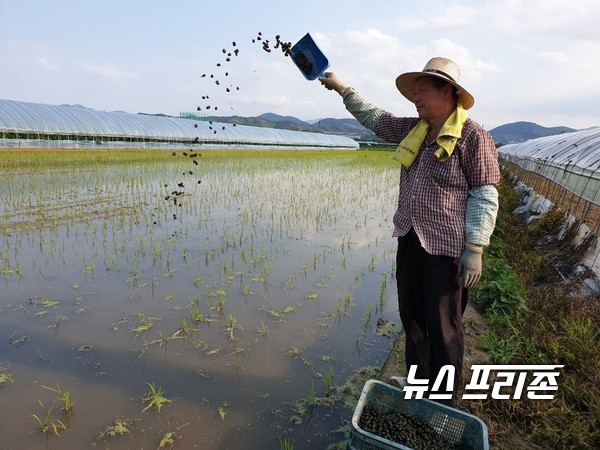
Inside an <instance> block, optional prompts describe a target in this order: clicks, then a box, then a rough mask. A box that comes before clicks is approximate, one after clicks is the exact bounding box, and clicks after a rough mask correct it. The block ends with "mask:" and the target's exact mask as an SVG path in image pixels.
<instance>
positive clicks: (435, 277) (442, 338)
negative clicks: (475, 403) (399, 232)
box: [396, 229, 468, 405]
mask: <svg viewBox="0 0 600 450" xmlns="http://www.w3.org/2000/svg"><path fill="white" fill-rule="evenodd" d="M456 270H457V266H456V264H455V263H454V258H451V257H448V256H439V255H430V254H428V253H427V252H426V251H425V250H424V249H423V247H421V243H420V242H419V238H418V237H417V235H416V233H415V232H414V231H413V230H412V229H411V231H410V232H409V233H408V234H407V235H406V236H403V237H400V238H398V253H397V255H396V282H397V286H398V304H399V308H400V320H401V321H402V326H403V327H404V330H405V332H406V348H405V357H406V369H407V370H408V369H409V368H410V366H411V365H417V366H418V370H417V378H428V379H429V387H430V388H431V387H432V386H433V384H434V382H435V380H436V377H437V374H438V372H439V371H440V369H441V368H442V367H443V366H445V365H448V364H451V365H453V366H454V369H455V379H454V390H455V391H456V390H457V389H458V387H459V385H458V384H459V383H460V380H461V376H462V366H463V354H464V339H463V326H462V315H463V313H464V311H465V308H466V307H467V301H468V289H463V288H462V286H461V284H460V283H459V281H458V279H457V278H456ZM443 386H444V387H445V386H446V384H445V383H443ZM439 392H440V393H444V392H446V391H445V390H440V391H439ZM440 403H445V404H448V405H453V404H454V395H453V396H452V400H450V401H445V400H443V401H440Z"/></svg>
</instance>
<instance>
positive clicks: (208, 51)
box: [0, 0, 600, 129]
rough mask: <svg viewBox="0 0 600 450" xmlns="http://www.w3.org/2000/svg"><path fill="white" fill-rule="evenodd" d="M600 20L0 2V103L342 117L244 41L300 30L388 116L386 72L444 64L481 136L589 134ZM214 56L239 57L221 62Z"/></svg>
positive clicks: (424, 3)
mask: <svg viewBox="0 0 600 450" xmlns="http://www.w3.org/2000/svg"><path fill="white" fill-rule="evenodd" d="M598 18H600V2H598V1H597V0H572V1H570V2H565V1H564V0H561V1H558V0H495V1H490V0H479V1H474V0H473V1H456V2H451V1H450V2H448V1H444V0H421V1H419V2H410V3H409V2H401V1H398V0H377V1H358V0H346V1H343V2H342V1H330V2H322V1H320V2H317V1H312V0H305V1H303V2H289V1H287V2H286V1H283V0H279V1H271V0H263V1H260V2H258V1H257V2H251V1H232V0H220V1H212V2H206V1H201V0H172V1H170V2H166V1H164V0H163V1H154V0H150V1H148V0H146V1H138V0H120V1H116V0H77V1H75V0H56V1H48V0H0V55H1V57H0V98H4V99H10V100H22V101H31V102H40V103H51V104H81V105H84V106H87V107H90V108H95V109H98V110H106V111H115V110H121V111H127V112H131V113H137V112H146V113H165V114H170V115H175V116H177V115H179V113H180V112H185V111H195V110H196V107H197V106H202V107H206V106H212V107H213V108H214V106H218V108H219V109H218V111H217V112H216V113H215V114H218V115H234V114H237V115H243V116H253V115H259V114H262V113H265V112H274V113H277V114H282V115H293V116H296V117H299V118H301V119H305V120H311V119H318V118H324V117H336V118H344V117H350V116H349V114H348V113H347V112H346V111H345V109H344V107H343V105H342V102H341V98H340V97H339V96H338V95H337V94H335V93H333V92H329V91H327V90H325V89H324V88H323V87H322V86H321V85H320V84H319V82H318V81H313V82H309V81H306V80H305V79H304V78H303V77H302V75H301V74H300V72H299V71H298V69H297V68H296V67H295V66H294V65H293V64H292V62H291V60H290V59H289V58H285V57H284V56H283V54H282V53H281V52H279V51H275V50H274V51H273V52H272V53H266V52H265V51H263V50H262V47H261V45H260V44H259V43H255V44H253V43H252V42H251V41H252V39H253V38H255V37H256V36H257V33H258V32H259V31H260V32H261V33H262V35H263V38H264V39H269V40H270V41H271V46H272V45H273V44H274V41H275V36H276V35H278V34H279V35H281V39H282V40H284V41H286V42H287V41H289V42H292V43H293V42H296V41H297V40H298V39H300V38H301V37H302V36H303V35H304V34H305V33H306V32H310V33H311V35H313V37H314V38H315V39H316V40H317V42H318V44H319V45H320V47H321V48H322V49H323V51H324V52H325V54H326V55H327V56H328V58H329V60H330V62H331V70H333V71H335V72H336V73H337V74H338V75H339V76H340V77H342V79H344V80H345V81H346V82H347V83H348V84H350V85H352V86H354V87H355V88H356V89H357V90H358V91H359V92H360V93H361V94H362V95H363V96H365V97H366V98H367V99H369V100H371V101H372V102H373V103H376V104H377V105H379V106H381V107H382V108H384V109H386V110H389V111H391V112H393V113H395V114H396V115H407V116H413V115H415V110H414V107H413V105H412V104H411V103H409V102H408V101H406V100H405V99H404V97H402V96H401V95H400V94H399V93H398V91H397V90H396V88H395V84H394V81H395V78H396V76H397V75H398V74H400V73H402V72H408V71H415V70H421V69H422V68H423V66H424V65H425V63H426V62H427V60H429V58H431V57H433V56H445V57H449V58H452V59H454V60H455V61H457V62H458V63H459V65H460V66H461V68H462V72H463V73H462V77H461V82H462V84H463V86H464V87H465V88H466V89H467V90H469V91H470V92H471V93H472V94H473V95H474V97H475V106H474V107H473V109H472V110H470V115H471V117H472V118H473V119H475V120H476V121H478V122H479V123H481V124H482V125H483V126H484V127H485V128H487V129H491V128H494V127H496V126H498V125H502V124H504V123H509V122H515V121H522V120H524V121H531V122H536V123H538V124H540V125H543V126H558V125H566V126H570V127H573V128H586V127H590V126H600V107H598V105H599V104H600V83H599V82H598V81H597V80H598V77H599V75H600V58H598V56H597V55H599V54H600V32H599V31H597V22H598ZM234 41H235V42H236V47H233V42H234ZM224 48H225V49H226V50H227V51H233V50H234V48H235V49H238V50H239V55H238V56H237V57H234V58H232V60H231V62H229V63H225V62H224V57H225V56H226V55H224V54H223V53H222V49H224ZM219 62H221V64H222V65H221V67H217V63H219ZM225 72H227V73H228V75H227V76H225V75H224V73H225ZM202 74H206V75H207V76H206V77H204V78H203V77H202ZM210 74H213V75H215V78H213V79H211V78H210V77H209V75H210ZM216 80H219V81H220V84H219V85H218V86H217V85H216V83H215V81H216ZM227 87H229V88H230V91H231V92H226V88H227ZM238 88H239V90H238ZM207 95H208V96H209V100H206V99H204V100H203V99H202V96H207Z"/></svg>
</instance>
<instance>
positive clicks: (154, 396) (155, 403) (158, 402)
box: [142, 382, 173, 412]
mask: <svg viewBox="0 0 600 450" xmlns="http://www.w3.org/2000/svg"><path fill="white" fill-rule="evenodd" d="M146 384H147V385H148V386H149V387H150V390H149V391H148V392H147V393H146V394H145V395H143V396H142V402H144V403H148V404H147V405H146V407H145V408H144V409H143V410H142V412H146V411H148V410H149V409H155V410H156V411H158V412H160V410H161V409H162V407H163V405H164V404H165V403H171V402H172V401H173V400H171V399H168V398H167V397H165V396H164V393H165V391H164V389H163V388H162V387H160V386H158V387H157V386H155V384H154V383H148V382H146Z"/></svg>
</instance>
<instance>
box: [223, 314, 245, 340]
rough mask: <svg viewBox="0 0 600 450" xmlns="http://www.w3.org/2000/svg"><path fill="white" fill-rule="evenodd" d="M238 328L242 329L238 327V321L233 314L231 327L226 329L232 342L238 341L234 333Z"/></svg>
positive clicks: (230, 317) (230, 322) (231, 315)
mask: <svg viewBox="0 0 600 450" xmlns="http://www.w3.org/2000/svg"><path fill="white" fill-rule="evenodd" d="M236 328H240V329H241V328H242V327H241V326H239V325H237V319H236V318H235V316H234V315H233V314H229V325H228V326H227V327H226V328H225V331H226V332H227V336H228V337H229V339H230V340H231V341H234V340H235V339H236V337H235V333H234V332H235V329H236Z"/></svg>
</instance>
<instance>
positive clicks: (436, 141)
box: [319, 57, 500, 405]
mask: <svg viewBox="0 0 600 450" xmlns="http://www.w3.org/2000/svg"><path fill="white" fill-rule="evenodd" d="M326 75H327V76H326V77H322V78H319V81H320V82H321V84H323V85H324V86H325V87H326V88H328V89H330V90H334V91H336V92H337V93H339V94H340V95H341V96H342V97H343V101H344V105H345V106H346V109H347V110H348V111H349V112H350V113H351V114H352V115H353V116H354V117H355V118H356V119H357V120H358V121H359V122H360V123H361V124H362V125H364V126H365V127H367V128H369V129H370V130H373V131H374V132H375V134H376V135H377V136H379V137H380V138H382V139H384V140H386V141H388V142H391V143H394V144H399V145H398V149H397V151H396V153H395V154H394V159H396V160H397V161H399V162H400V163H401V169H400V191H399V197H398V207H397V209H396V212H395V214H394V220H393V221H394V232H393V236H394V237H397V238H398V252H397V255H396V282H397V286H398V305H399V310H400V319H401V321H402V325H403V327H404V330H405V332H406V348H405V356H406V368H407V370H409V368H410V366H412V365H416V366H417V371H416V375H417V378H419V379H429V389H430V390H431V388H432V386H433V383H434V382H435V379H436V377H437V374H438V373H439V372H440V370H441V369H442V367H443V366H446V365H452V366H454V370H455V378H454V380H451V381H452V382H453V383H452V384H451V386H453V387H454V388H455V389H456V388H457V387H458V383H460V381H461V375H462V365H463V354H464V340H463V326H462V315H463V313H464V311H465V308H466V306H467V301H468V296H469V290H470V288H472V287H473V286H474V285H475V283H477V281H478V280H479V278H480V277H481V271H482V259H481V256H482V253H483V249H484V247H485V246H486V245H488V244H489V242H490V236H491V234H492V232H493V230H494V227H495V223H496V215H497V212H498V192H497V191H496V188H495V185H496V184H497V183H498V182H499V180H500V170H499V167H498V155H497V152H496V147H495V145H494V140H493V138H492V137H491V135H490V134H489V133H488V132H487V131H485V130H484V129H483V128H482V127H481V126H480V125H479V124H477V123H476V122H474V121H473V120H471V119H469V118H468V117H467V110H468V109H469V108H471V107H472V106H473V104H474V102H475V101H474V99H473V96H472V95H471V94H469V92H468V91H467V90H466V89H465V88H463V87H462V86H461V85H460V84H459V81H460V68H459V67H458V65H457V64H456V63H454V62H453V61H451V60H449V59H446V58H439V57H436V58H432V59H431V60H430V61H429V62H428V63H427V64H426V65H425V68H424V69H423V70H422V71H421V72H408V73H404V74H402V75H400V76H399V77H398V78H396V87H397V88H398V90H399V91H400V93H401V94H402V95H403V96H404V97H406V98H407V99H408V100H409V101H410V102H412V103H414V104H415V106H416V108H417V115H418V117H414V118H412V117H411V118H408V117H396V116H394V115H393V114H391V113H389V112H387V111H384V110H382V109H381V108H379V107H377V106H375V105H373V104H371V103H369V102H367V101H366V100H365V99H363V98H362V97H361V96H360V95H359V94H358V93H357V92H356V91H355V90H354V89H353V88H352V87H349V86H347V85H346V84H344V82H343V81H342V80H341V79H340V78H338V77H337V75H336V74H335V73H333V72H327V73H326ZM443 386H444V387H445V386H446V383H444V384H443ZM437 393H438V394H446V395H448V396H450V395H451V399H449V400H441V403H445V404H449V405H454V400H455V398H454V397H455V396H454V392H453V391H452V390H445V389H444V390H441V391H439V390H438V392H437Z"/></svg>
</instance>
